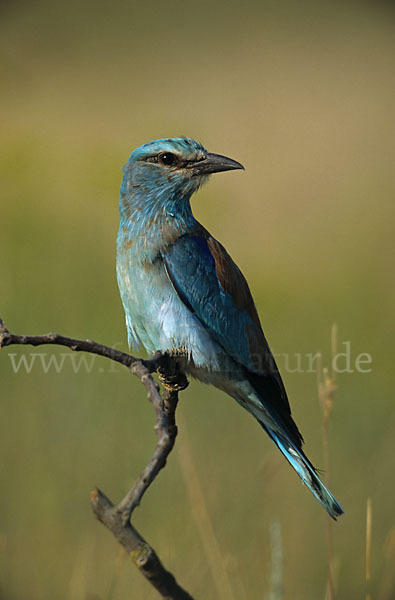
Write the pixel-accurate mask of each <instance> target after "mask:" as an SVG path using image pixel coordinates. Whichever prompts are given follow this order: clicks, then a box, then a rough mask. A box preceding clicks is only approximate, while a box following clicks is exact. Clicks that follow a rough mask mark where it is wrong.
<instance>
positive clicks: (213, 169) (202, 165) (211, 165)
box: [190, 152, 244, 175]
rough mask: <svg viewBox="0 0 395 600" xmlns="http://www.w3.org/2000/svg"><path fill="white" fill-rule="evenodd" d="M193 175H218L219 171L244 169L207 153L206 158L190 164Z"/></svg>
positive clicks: (240, 165) (224, 158) (229, 159)
mask: <svg viewBox="0 0 395 600" xmlns="http://www.w3.org/2000/svg"><path fill="white" fill-rule="evenodd" d="M190 167H191V168H192V169H193V172H194V173H193V174H194V175H210V173H220V172H221V171H233V170H235V169H244V167H243V165H242V164H240V163H239V162H237V161H236V160H233V159H232V158H228V157H227V156H222V155H221V154H212V153H210V152H209V153H208V154H207V155H206V158H204V159H202V160H198V161H196V162H193V163H190Z"/></svg>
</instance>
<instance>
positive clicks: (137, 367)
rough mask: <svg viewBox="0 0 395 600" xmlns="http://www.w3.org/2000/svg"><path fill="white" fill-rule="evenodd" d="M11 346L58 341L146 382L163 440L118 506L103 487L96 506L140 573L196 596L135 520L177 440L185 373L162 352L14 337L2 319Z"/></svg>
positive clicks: (166, 588)
mask: <svg viewBox="0 0 395 600" xmlns="http://www.w3.org/2000/svg"><path fill="white" fill-rule="evenodd" d="M12 344H19V345H32V346H40V345H42V344H55V345H61V346H66V347H68V348H70V349H71V350H74V351H76V352H79V351H84V352H90V353H92V354H98V355H99V356H103V357H105V358H109V359H110V360H113V361H116V362H118V363H121V364H122V365H124V366H125V367H127V368H129V370H130V372H131V373H132V374H133V375H135V376H136V377H138V378H139V379H140V381H141V383H142V384H143V385H144V386H145V388H146V391H147V396H148V400H149V401H150V402H151V404H152V406H153V408H154V412H155V432H156V435H157V437H158V441H157V443H156V446H155V450H154V454H153V456H152V458H151V460H150V461H149V463H148V464H147V466H146V467H145V469H144V470H143V472H142V473H141V475H140V476H139V478H138V479H137V481H136V482H135V483H134V485H133V486H132V488H131V489H130V490H129V491H128V492H127V494H126V495H125V497H124V498H123V499H122V500H121V501H120V502H119V504H117V505H114V504H113V503H112V502H111V500H109V499H108V498H107V497H106V496H105V495H104V494H103V493H102V492H101V491H100V490H98V489H96V490H94V491H93V492H92V494H91V501H92V509H93V512H94V514H95V515H96V517H97V518H98V520H99V521H101V522H102V523H103V525H105V526H106V527H107V529H109V530H110V531H111V532H112V533H113V535H114V536H115V538H116V539H117V541H118V542H119V543H120V544H121V545H122V546H123V547H124V548H125V549H126V551H127V552H128V554H129V556H130V557H131V559H132V561H133V563H134V564H135V565H136V567H137V568H138V569H139V571H140V572H141V574H142V575H144V577H145V578H146V579H147V580H148V581H149V582H150V583H151V585H153V586H154V587H155V589H156V590H157V591H158V592H159V594H161V596H162V598H165V599H167V600H193V598H192V596H190V594H188V592H186V591H185V590H184V589H183V588H182V587H181V586H180V585H179V584H178V583H177V581H176V579H175V577H174V576H173V575H172V574H171V573H170V572H169V571H167V570H166V569H165V568H164V566H163V565H162V563H161V561H160V560H159V557H158V556H157V554H156V552H155V551H154V550H153V548H152V547H151V546H150V545H149V544H148V542H147V541H146V540H145V539H144V538H143V537H142V536H141V535H140V533H139V532H138V531H137V530H136V529H135V528H134V527H133V525H132V524H131V522H130V519H131V516H132V513H133V511H134V509H135V508H136V507H137V506H138V505H139V504H140V502H141V500H142V498H143V496H144V494H145V492H146V491H147V489H148V488H149V486H150V485H151V484H152V482H153V481H154V480H155V478H156V476H157V475H158V473H159V471H160V470H161V469H163V467H164V466H165V465H166V461H167V457H168V455H169V454H170V452H171V451H172V449H173V446H174V443H175V439H176V436H177V426H176V421H175V412H176V408H177V403H178V392H179V391H180V390H183V389H185V388H186V387H187V385H188V381H187V379H186V377H185V375H184V374H183V373H181V372H180V371H179V369H178V366H177V363H176V362H175V361H174V360H173V359H172V358H171V357H169V356H168V355H161V354H156V355H155V356H154V357H153V358H151V359H149V360H141V359H138V358H135V357H134V356H132V355H130V354H127V353H125V352H120V351H119V350H115V348H110V347H109V346H103V345H102V344H99V343H97V342H94V341H92V340H77V339H73V338H69V337H65V336H62V335H59V334H57V333H49V334H46V335H37V336H27V335H15V334H12V333H10V332H9V331H8V329H7V328H6V327H5V325H4V323H3V321H2V320H1V319H0V348H3V347H5V346H10V345H12ZM154 371H158V374H159V377H160V379H161V381H162V382H163V384H164V387H165V391H164V394H163V398H162V396H161V395H160V391H159V386H158V385H157V384H156V382H155V380H154V379H153V377H152V373H153V372H154Z"/></svg>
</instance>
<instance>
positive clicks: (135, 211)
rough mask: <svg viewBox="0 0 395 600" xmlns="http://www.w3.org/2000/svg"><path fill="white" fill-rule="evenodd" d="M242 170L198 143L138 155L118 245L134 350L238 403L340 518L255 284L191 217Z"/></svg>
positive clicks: (122, 206)
mask: <svg viewBox="0 0 395 600" xmlns="http://www.w3.org/2000/svg"><path fill="white" fill-rule="evenodd" d="M243 168H244V167H243V166H242V165H241V164H240V163H238V162H236V161H235V160H232V159H230V158H227V157H226V156H221V155H219V154H212V153H210V152H208V151H207V150H206V149H205V148H204V147H203V146H202V145H201V144H199V143H198V142H196V141H195V140H193V139H190V138H173V139H161V140H155V141H153V142H149V143H148V144H145V145H143V146H141V147H139V148H137V149H136V150H134V152H132V154H131V155H130V158H129V161H128V163H127V164H126V165H125V167H124V169H123V171H124V176H123V180H122V185H121V198H120V203H119V210H120V217H121V221H120V228H119V233H118V238H117V278H118V285H119V289H120V293H121V298H122V302H123V306H124V309H125V313H126V325H127V330H128V338H129V343H130V345H131V346H132V347H133V348H134V349H136V348H138V347H139V346H140V345H141V344H142V345H143V346H144V347H145V348H146V350H147V351H148V352H149V353H153V352H156V351H160V352H162V353H169V354H170V355H172V356H174V357H176V359H177V363H178V364H179V366H180V368H181V370H182V371H183V372H184V373H185V374H186V375H190V376H192V377H194V378H196V379H198V380H200V381H202V382H204V383H208V384H212V385H214V386H216V387H218V388H219V389H221V390H223V391H225V392H226V393H228V394H229V395H230V396H232V397H233V398H234V399H235V400H237V402H238V403H239V404H240V405H241V406H242V407H243V408H245V409H246V410H248V411H249V412H250V413H251V414H252V415H253V416H254V417H255V418H256V419H257V421H258V422H259V424H260V425H261V426H262V427H263V429H264V430H265V431H266V433H267V434H268V435H269V437H270V438H271V439H272V440H273V442H274V443H275V444H276V446H277V447H278V448H279V450H280V451H281V452H282V453H283V455H284V456H285V458H286V459H287V460H288V461H289V463H290V464H291V465H292V467H293V468H294V469H295V471H296V472H297V473H298V475H299V476H300V478H301V479H302V481H303V482H304V483H305V484H306V485H307V487H308V488H309V489H310V490H311V492H312V493H313V494H314V496H315V497H316V498H317V499H318V500H319V502H320V503H321V504H322V505H323V506H324V508H325V509H326V510H327V511H328V513H329V514H330V516H331V517H333V518H334V519H335V518H336V517H337V516H339V515H341V514H342V512H343V510H342V508H341V506H340V505H339V504H338V502H337V501H336V499H335V498H334V496H333V495H332V494H331V493H330V491H329V490H328V489H327V488H326V487H325V486H324V484H323V483H322V482H321V481H320V479H319V477H318V476H317V472H316V470H315V468H314V467H313V465H312V463H311V462H310V461H309V459H308V458H307V456H306V455H305V453H304V452H303V450H302V443H303V438H302V436H301V434H300V432H299V430H298V428H297V426H296V424H295V422H294V420H293V419H292V416H291V409H290V406H289V402H288V398H287V394H286V392H285V389H284V385H283V382H282V380H281V377H280V374H279V372H278V370H277V367H276V364H275V362H274V358H273V356H272V354H271V352H270V349H269V346H268V343H267V341H266V339H265V336H264V334H263V331H262V328H261V324H260V321H259V317H258V313H257V310H256V308H255V304H254V301H253V299H252V296H251V292H250V290H249V287H248V284H247V282H246V280H245V278H244V276H243V274H242V273H241V271H240V269H239V268H238V267H237V265H236V264H235V263H234V262H233V260H232V259H231V257H230V256H229V254H228V253H227V251H226V250H225V248H224V247H223V246H222V245H221V244H220V243H219V242H218V241H217V240H215V239H214V238H213V237H212V236H211V235H210V234H209V232H208V231H207V230H206V229H205V228H204V227H203V226H202V225H201V224H200V223H199V222H198V221H197V220H196V219H195V217H194V216H193V214H192V210H191V205H190V199H191V196H192V194H193V193H194V192H196V191H197V190H198V189H199V187H200V186H201V185H202V184H203V183H204V182H205V181H206V180H207V179H208V176H209V175H211V173H218V172H220V171H230V170H234V169H243Z"/></svg>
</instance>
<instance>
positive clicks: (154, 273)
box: [117, 257, 223, 371]
mask: <svg viewBox="0 0 395 600" xmlns="http://www.w3.org/2000/svg"><path fill="white" fill-rule="evenodd" d="M117 276H118V285H119V289H120V293H121V298H122V302H123V306H124V309H125V315H126V324H127V328H128V334H129V343H130V345H131V346H133V347H134V348H136V347H138V346H139V345H140V344H142V345H143V346H144V347H145V349H146V350H147V352H148V353H153V352H156V351H160V352H171V353H173V354H178V355H184V356H185V357H186V359H187V362H190V363H193V364H194V365H196V367H200V366H204V367H205V368H207V369H208V370H210V371H211V370H219V369H221V364H220V363H221V358H222V355H223V353H222V350H221V348H220V347H219V346H218V345H217V344H216V342H214V341H213V340H212V339H211V336H210V333H209V332H208V331H207V330H206V329H205V327H204V326H203V325H202V323H201V322H200V321H199V319H197V318H196V317H195V315H194V314H193V313H192V312H191V311H190V310H189V309H188V308H187V307H186V306H185V304H184V303H183V302H182V301H181V300H180V298H179V296H178V294H177V292H176V291H175V289H174V287H173V284H172V283H171V281H170V279H169V277H168V275H167V273H166V270H165V268H164V265H163V263H162V261H160V260H157V261H155V262H154V263H150V264H147V265H136V264H134V265H132V264H131V263H130V262H129V261H125V260H123V259H122V257H118V264H117Z"/></svg>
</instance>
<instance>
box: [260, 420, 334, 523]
mask: <svg viewBox="0 0 395 600" xmlns="http://www.w3.org/2000/svg"><path fill="white" fill-rule="evenodd" d="M260 424H261V425H262V427H263V428H264V429H265V431H266V432H267V433H268V434H269V436H270V437H271V439H272V440H273V442H274V443H275V444H276V446H277V448H278V449H279V450H280V451H281V452H282V454H283V455H284V456H285V458H286V459H287V461H288V462H289V463H290V465H291V466H292V467H293V468H294V469H295V471H296V472H297V474H298V475H299V477H300V478H301V480H302V481H303V483H304V484H305V485H307V487H308V488H309V490H310V491H311V492H312V494H314V496H315V497H316V498H317V500H318V501H319V502H320V503H321V504H322V506H323V507H324V508H325V510H326V511H327V512H328V514H329V515H330V516H331V517H332V519H334V520H335V521H336V517H339V516H340V515H341V514H343V512H344V511H343V509H342V507H341V506H340V504H339V503H338V501H337V500H336V498H335V497H334V496H333V494H331V492H330V491H329V490H328V489H327V488H326V487H325V485H324V484H323V483H322V481H321V480H320V478H319V477H318V475H317V473H316V470H315V468H314V467H313V465H312V464H311V462H310V461H309V459H308V458H307V456H306V455H305V454H304V452H303V451H302V450H300V449H298V448H297V447H295V446H294V444H292V443H291V442H290V441H289V440H288V439H287V437H286V436H283V435H280V434H279V433H277V432H275V431H273V430H272V429H270V428H269V427H267V426H266V425H264V424H263V423H262V422H260Z"/></svg>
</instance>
